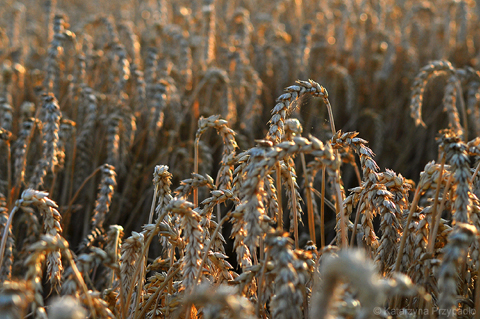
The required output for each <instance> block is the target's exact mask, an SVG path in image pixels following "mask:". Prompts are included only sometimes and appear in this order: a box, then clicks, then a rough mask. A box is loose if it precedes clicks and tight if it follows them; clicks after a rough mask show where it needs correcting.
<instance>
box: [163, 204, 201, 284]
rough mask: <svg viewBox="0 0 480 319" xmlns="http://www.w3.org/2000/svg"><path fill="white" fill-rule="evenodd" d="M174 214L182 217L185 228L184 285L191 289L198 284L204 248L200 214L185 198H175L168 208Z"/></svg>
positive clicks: (182, 225)
mask: <svg viewBox="0 0 480 319" xmlns="http://www.w3.org/2000/svg"><path fill="white" fill-rule="evenodd" d="M166 209H167V210H168V211H171V212H172V214H176V215H179V216H180V217H181V227H182V229H183V240H184V242H186V243H187V245H186V247H185V256H184V257H183V264H182V274H183V280H182V285H183V287H185V289H187V290H189V291H191V290H192V289H193V287H194V286H195V285H196V283H195V276H196V274H197V272H198V268H199V266H200V262H201V252H202V250H203V241H204V238H205V237H204V235H203V229H202V227H201V226H200V219H201V218H200V215H199V214H198V213H197V212H196V211H194V210H193V205H192V203H190V202H187V201H185V200H177V199H174V200H172V201H171V202H170V204H169V205H168V206H167V208H166Z"/></svg>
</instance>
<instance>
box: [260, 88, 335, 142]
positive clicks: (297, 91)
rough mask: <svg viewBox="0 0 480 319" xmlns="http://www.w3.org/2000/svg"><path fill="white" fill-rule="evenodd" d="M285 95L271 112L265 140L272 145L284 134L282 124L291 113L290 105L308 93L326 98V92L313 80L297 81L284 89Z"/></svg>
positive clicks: (279, 98) (291, 106) (278, 100)
mask: <svg viewBox="0 0 480 319" xmlns="http://www.w3.org/2000/svg"><path fill="white" fill-rule="evenodd" d="M285 91H286V93H284V94H282V95H280V96H279V97H278V99H277V104H276V105H275V107H274V108H273V110H272V118H271V119H270V121H269V124H270V129H269V131H268V134H267V138H268V139H269V140H271V141H273V142H274V143H279V142H280V141H281V138H282V135H283V134H284V123H285V120H286V118H287V116H288V114H289V113H291V112H292V111H293V109H294V108H295V105H292V104H293V103H294V102H295V101H296V100H297V99H299V98H300V97H302V96H303V95H304V94H306V93H308V94H311V95H313V96H318V97H327V96H328V92H327V90H326V89H325V88H324V87H323V86H321V85H320V84H318V83H316V82H315V81H313V80H310V81H308V82H307V81H297V84H295V85H292V86H289V87H287V88H286V89H285Z"/></svg>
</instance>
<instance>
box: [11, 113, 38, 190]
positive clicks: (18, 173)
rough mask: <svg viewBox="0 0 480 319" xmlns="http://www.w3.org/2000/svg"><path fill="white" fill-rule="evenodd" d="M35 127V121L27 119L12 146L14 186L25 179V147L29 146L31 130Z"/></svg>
mask: <svg viewBox="0 0 480 319" xmlns="http://www.w3.org/2000/svg"><path fill="white" fill-rule="evenodd" d="M34 127H35V120H34V119H33V118H27V119H25V121H24V122H23V123H22V128H21V130H20V132H19V134H18V135H19V136H18V138H17V141H16V142H15V145H14V151H13V158H14V164H13V168H14V172H15V185H20V184H21V183H22V182H23V180H24V178H25V167H26V161H27V158H26V156H27V154H26V152H27V147H28V145H29V144H30V140H31V136H32V130H33V129H34Z"/></svg>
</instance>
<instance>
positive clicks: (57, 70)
mask: <svg viewBox="0 0 480 319" xmlns="http://www.w3.org/2000/svg"><path fill="white" fill-rule="evenodd" d="M53 32H54V34H53V39H52V40H51V42H50V47H49V49H48V52H47V59H46V67H45V73H46V77H45V83H44V87H45V88H46V91H47V92H48V93H54V94H55V95H56V96H59V94H60V78H61V75H62V72H61V66H60V64H61V62H60V58H61V57H62V55H63V51H64V40H65V38H66V37H65V34H64V32H65V17H64V16H63V15H55V17H54V19H53Z"/></svg>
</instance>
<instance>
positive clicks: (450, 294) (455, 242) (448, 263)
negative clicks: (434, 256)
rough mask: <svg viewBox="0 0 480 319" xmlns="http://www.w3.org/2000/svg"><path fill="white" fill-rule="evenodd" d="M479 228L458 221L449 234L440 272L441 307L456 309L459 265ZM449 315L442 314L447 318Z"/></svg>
mask: <svg viewBox="0 0 480 319" xmlns="http://www.w3.org/2000/svg"><path fill="white" fill-rule="evenodd" d="M476 236H477V230H476V228H475V227H474V226H472V225H468V224H464V223H461V222H457V223H456V224H455V226H454V229H453V232H452V233H451V234H450V235H449V236H448V244H447V245H446V246H445V248H444V256H443V262H442V265H441V267H440V270H439V274H438V286H439V289H440V296H439V300H438V306H439V308H440V309H448V310H451V311H453V312H454V313H456V312H455V310H456V305H457V303H458V301H457V282H458V280H457V276H458V271H457V267H458V266H459V265H461V264H462V263H463V262H464V260H465V258H466V257H467V256H466V254H467V250H468V246H470V244H471V243H472V241H473V240H475V239H476ZM447 317H448V315H440V318H447Z"/></svg>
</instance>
